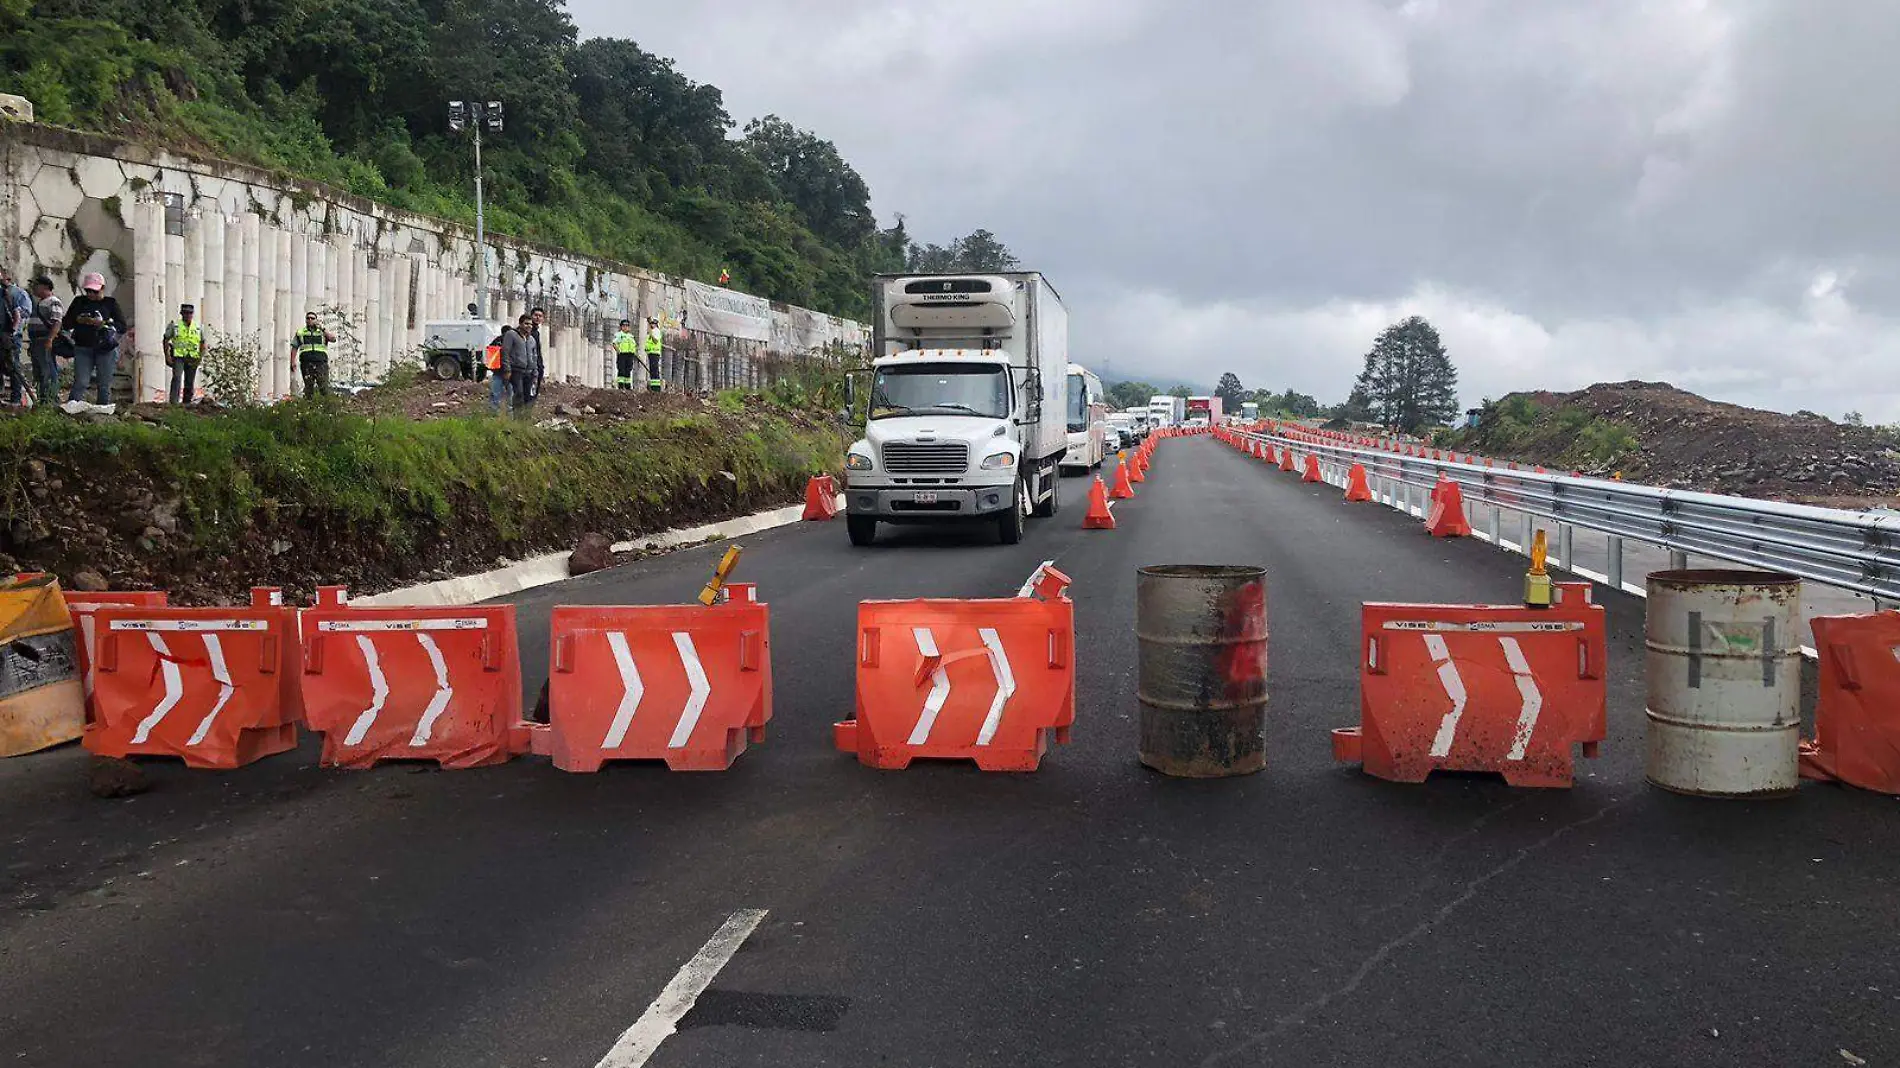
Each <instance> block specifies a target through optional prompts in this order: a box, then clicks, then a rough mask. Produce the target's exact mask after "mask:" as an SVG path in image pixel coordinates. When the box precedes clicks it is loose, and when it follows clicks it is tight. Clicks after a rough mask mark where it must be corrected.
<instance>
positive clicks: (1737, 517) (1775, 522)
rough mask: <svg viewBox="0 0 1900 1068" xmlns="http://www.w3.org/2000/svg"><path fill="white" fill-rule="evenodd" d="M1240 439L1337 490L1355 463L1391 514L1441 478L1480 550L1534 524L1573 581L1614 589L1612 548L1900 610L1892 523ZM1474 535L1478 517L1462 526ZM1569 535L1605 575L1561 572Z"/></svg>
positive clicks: (1247, 434) (1422, 506)
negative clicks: (1591, 543)
mask: <svg viewBox="0 0 1900 1068" xmlns="http://www.w3.org/2000/svg"><path fill="white" fill-rule="evenodd" d="M1233 432H1234V433H1236V434H1238V435H1239V436H1241V437H1244V438H1248V439H1250V440H1254V441H1260V442H1263V443H1267V444H1271V445H1273V446H1274V447H1275V448H1276V449H1278V448H1283V447H1287V446H1291V447H1292V448H1293V450H1294V452H1295V453H1296V454H1299V455H1302V456H1303V455H1305V454H1307V453H1311V454H1313V455H1314V456H1317V457H1318V458H1319V460H1320V471H1321V474H1322V475H1323V476H1324V477H1325V479H1326V481H1327V482H1329V483H1331V484H1333V485H1337V486H1344V485H1345V481H1346V473H1347V470H1348V469H1349V468H1350V467H1351V466H1352V465H1353V464H1355V463H1357V464H1362V465H1364V467H1365V470H1366V476H1367V479H1368V482H1369V483H1370V485H1371V487H1372V490H1373V495H1374V497H1375V498H1377V499H1378V500H1380V501H1381V502H1382V503H1385V504H1387V505H1389V506H1391V507H1395V508H1401V509H1404V510H1406V511H1410V512H1413V513H1415V514H1418V515H1420V516H1423V515H1424V514H1425V512H1426V510H1427V509H1428V508H1429V507H1430V499H1431V490H1432V487H1434V486H1436V485H1437V484H1438V482H1439V480H1440V479H1441V478H1450V479H1451V480H1452V481H1454V482H1457V483H1458V486H1459V490H1460V492H1461V493H1462V494H1463V496H1464V499H1465V504H1466V506H1467V508H1470V507H1471V506H1474V505H1475V506H1479V507H1485V508H1489V509H1491V515H1490V529H1489V532H1488V533H1489V538H1488V540H1490V541H1492V542H1494V543H1496V544H1498V545H1500V546H1502V547H1505V548H1511V549H1516V550H1518V551H1520V552H1521V551H1524V549H1523V547H1524V546H1525V545H1527V544H1528V543H1529V541H1530V529H1531V526H1532V521H1533V518H1538V519H1545V520H1549V521H1550V522H1552V523H1554V524H1556V525H1557V545H1556V547H1555V548H1556V552H1555V554H1554V555H1555V557H1556V560H1555V562H1556V563H1558V564H1559V565H1560V566H1562V567H1563V568H1564V570H1567V571H1571V572H1574V573H1577V574H1581V575H1584V576H1585V577H1588V578H1593V579H1596V580H1598V581H1602V582H1605V583H1607V584H1609V585H1611V586H1613V587H1615V588H1617V589H1623V588H1625V587H1624V582H1623V575H1622V570H1623V568H1622V542H1623V541H1624V540H1625V539H1627V540H1631V541H1637V542H1644V543H1648V544H1650V545H1656V546H1660V547H1662V548H1664V549H1667V550H1669V552H1670V553H1671V559H1672V560H1673V561H1675V562H1676V565H1677V566H1683V561H1684V560H1686V557H1687V556H1688V555H1689V554H1691V553H1693V554H1696V555H1698V556H1706V557H1713V558H1715V559H1719V560H1726V561H1730V562H1733V563H1736V564H1740V565H1742V566H1744V567H1750V568H1759V569H1763V570H1769V571H1780V572H1785V573H1787V574H1791V575H1798V576H1800V577H1801V578H1803V579H1808V580H1810V581H1813V582H1818V583H1821V584H1823V585H1827V586H1833V587H1837V588H1839V589H1843V590H1848V591H1851V592H1853V593H1856V594H1860V595H1862V596H1868V597H1873V598H1875V600H1876V602H1877V603H1879V604H1881V605H1883V606H1885V605H1890V604H1895V603H1900V515H1894V514H1868V513H1862V512H1853V511H1848V510H1846V509H1842V508H1816V507H1812V506H1809V505H1801V504H1783V503H1780V502H1777V501H1758V500H1751V499H1749V498H1746V497H1728V496H1722V495H1718V494H1713V493H1694V492H1689V491H1685V490H1666V489H1657V488H1656V487H1653V486H1640V485H1634V484H1631V483H1627V482H1614V481H1606V480H1603V479H1595V478H1579V477H1575V476H1568V475H1551V474H1538V473H1535V472H1530V471H1521V470H1517V471H1513V470H1500V469H1499V468H1497V467H1492V466H1485V465H1483V464H1480V463H1469V462H1464V461H1460V460H1450V459H1433V458H1431V457H1430V456H1424V457H1420V456H1408V455H1403V454H1400V453H1395V452H1390V451H1387V450H1385V449H1380V448H1376V447H1371V446H1365V445H1356V444H1352V443H1350V442H1346V441H1341V440H1333V439H1328V438H1321V437H1317V436H1309V435H1308V434H1305V433H1298V434H1287V433H1284V432H1281V433H1259V432H1253V431H1239V430H1236V431H1233ZM1500 512H1515V513H1518V514H1520V515H1522V516H1523V517H1524V520H1523V524H1524V534H1523V537H1522V539H1521V540H1520V541H1519V542H1518V544H1517V545H1511V544H1509V543H1507V542H1505V541H1504V540H1503V538H1502V533H1503V532H1502V531H1500V530H1499V529H1498V525H1499V513H1500ZM1471 522H1472V526H1473V527H1474V528H1482V524H1481V523H1480V522H1479V517H1476V516H1473V517H1471ZM1576 528H1583V529H1585V530H1592V531H1599V532H1601V533H1603V534H1606V535H1608V536H1609V539H1610V541H1609V546H1610V552H1609V571H1608V573H1607V574H1605V575H1600V576H1599V575H1595V574H1592V573H1588V572H1584V571H1581V570H1579V569H1578V568H1576V567H1573V566H1571V562H1572V557H1571V545H1572V532H1573V531H1574V530H1575V529H1576Z"/></svg>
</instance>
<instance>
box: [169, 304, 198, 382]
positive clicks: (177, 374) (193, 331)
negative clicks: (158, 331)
mask: <svg viewBox="0 0 1900 1068" xmlns="http://www.w3.org/2000/svg"><path fill="white" fill-rule="evenodd" d="M197 312H198V310H197V309H196V308H193V307H192V306H191V305H189V304H180V305H179V306H178V321H177V322H175V323H172V324H171V325H169V326H167V327H166V328H165V339H164V342H165V366H167V367H169V368H171V369H172V384H171V391H170V392H169V394H168V395H167V399H168V400H169V401H170V402H171V403H173V404H190V403H191V398H192V397H193V396H194V395H195V394H196V390H197V385H198V362H199V361H200V360H202V359H203V358H204V353H205V337H204V328H203V327H201V326H199V325H198V314H197Z"/></svg>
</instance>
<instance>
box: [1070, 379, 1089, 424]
mask: <svg viewBox="0 0 1900 1068" xmlns="http://www.w3.org/2000/svg"><path fill="white" fill-rule="evenodd" d="M1068 408H1069V432H1070V433H1072V434H1079V433H1081V432H1082V431H1084V430H1087V429H1088V428H1089V387H1088V383H1086V382H1084V381H1082V376H1081V375H1070V376H1069V405H1068Z"/></svg>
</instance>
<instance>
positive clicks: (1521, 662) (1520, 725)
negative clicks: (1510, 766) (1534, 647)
mask: <svg viewBox="0 0 1900 1068" xmlns="http://www.w3.org/2000/svg"><path fill="white" fill-rule="evenodd" d="M1498 644H1499V645H1502V646H1503V647H1504V662H1505V663H1507V664H1509V665H1511V674H1512V675H1513V676H1514V677H1516V679H1517V693H1518V696H1519V697H1522V698H1523V699H1524V706H1523V708H1522V709H1520V710H1519V711H1518V714H1517V734H1516V735H1515V736H1513V737H1512V739H1511V752H1510V754H1509V755H1507V756H1506V757H1505V758H1504V759H1506V760H1522V759H1524V750H1525V749H1526V748H1527V747H1529V745H1530V744H1531V732H1533V731H1535V730H1536V729H1537V716H1538V713H1540V712H1542V711H1543V710H1544V694H1543V691H1541V690H1539V689H1538V688H1537V677H1536V676H1534V675H1532V674H1531V665H1530V661H1528V660H1526V659H1525V658H1524V650H1523V649H1521V648H1519V646H1518V644H1517V639H1516V638H1499V639H1498Z"/></svg>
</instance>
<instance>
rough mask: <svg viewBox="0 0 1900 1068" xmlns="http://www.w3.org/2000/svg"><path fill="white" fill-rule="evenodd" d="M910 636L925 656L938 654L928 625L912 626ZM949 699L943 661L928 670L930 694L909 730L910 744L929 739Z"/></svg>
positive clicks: (948, 688)
mask: <svg viewBox="0 0 1900 1068" xmlns="http://www.w3.org/2000/svg"><path fill="white" fill-rule="evenodd" d="M910 633H911V637H913V638H915V639H917V651H918V652H920V653H922V654H923V655H925V656H927V657H937V656H939V654H938V652H937V636H936V635H935V634H932V633H930V628H929V627H912V628H911V631H910ZM949 699H950V676H949V675H947V674H945V673H944V670H943V661H942V660H941V659H939V660H938V661H937V666H936V667H934V668H932V669H931V672H930V694H929V696H927V697H925V698H924V712H923V715H921V716H919V717H917V725H916V726H915V727H912V728H911V730H910V743H909V744H911V745H922V744H924V743H925V742H928V741H929V740H930V728H931V727H933V726H935V725H936V723H937V714H938V713H939V712H942V711H943V703H944V702H945V701H948V700H949Z"/></svg>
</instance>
